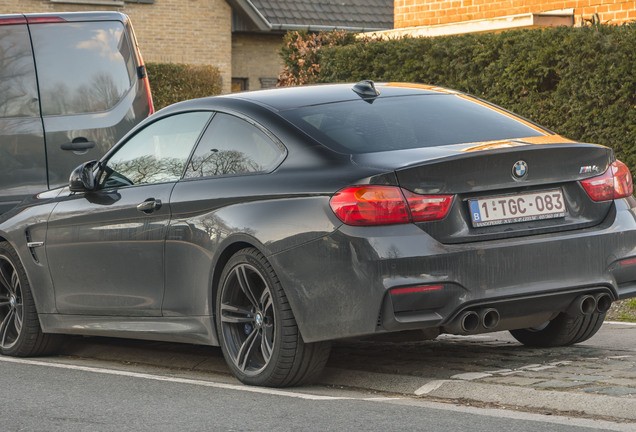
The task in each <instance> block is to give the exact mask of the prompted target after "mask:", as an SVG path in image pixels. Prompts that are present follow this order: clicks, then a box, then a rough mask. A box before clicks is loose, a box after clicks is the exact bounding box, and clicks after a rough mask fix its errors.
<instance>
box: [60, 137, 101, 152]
mask: <svg viewBox="0 0 636 432" xmlns="http://www.w3.org/2000/svg"><path fill="white" fill-rule="evenodd" d="M60 147H61V148H62V150H73V151H82V150H88V149H92V148H93V147H95V141H89V140H87V139H86V138H83V137H78V138H75V139H74V140H73V141H71V142H67V143H64V144H62V145H61V146H60Z"/></svg>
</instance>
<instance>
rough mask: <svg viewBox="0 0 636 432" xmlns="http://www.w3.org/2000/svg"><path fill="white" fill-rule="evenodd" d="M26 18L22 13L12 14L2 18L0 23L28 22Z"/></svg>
mask: <svg viewBox="0 0 636 432" xmlns="http://www.w3.org/2000/svg"><path fill="white" fill-rule="evenodd" d="M26 23H27V21H26V18H25V17H23V16H22V15H20V16H12V17H9V18H0V25H16V24H26Z"/></svg>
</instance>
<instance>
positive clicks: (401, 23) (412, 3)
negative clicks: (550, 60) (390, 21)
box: [394, 0, 636, 29]
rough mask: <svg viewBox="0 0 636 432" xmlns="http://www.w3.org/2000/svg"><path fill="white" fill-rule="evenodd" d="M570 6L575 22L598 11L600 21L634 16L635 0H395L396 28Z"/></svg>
mask: <svg viewBox="0 0 636 432" xmlns="http://www.w3.org/2000/svg"><path fill="white" fill-rule="evenodd" d="M571 8H573V9H574V16H575V24H580V23H581V21H582V19H591V18H592V16H593V15H594V14H598V17H599V18H600V22H601V23H610V24H621V23H624V22H627V21H632V20H636V1H621V0H570V1H564V0H560V1H559V0H395V2H394V27H395V28H396V29H400V28H407V27H417V26H430V25H437V24H449V23H457V22H464V21H473V20H482V19H492V18H497V17H503V16H509V15H518V14H527V13H541V12H547V11H552V10H561V9H571Z"/></svg>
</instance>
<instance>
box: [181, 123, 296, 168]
mask: <svg viewBox="0 0 636 432" xmlns="http://www.w3.org/2000/svg"><path fill="white" fill-rule="evenodd" d="M282 157H283V152H282V151H281V149H280V148H279V146H277V145H276V144H275V143H274V142H273V141H272V139H271V138H270V137H269V136H267V134H265V133H264V132H263V131H262V130H261V129H259V128H258V127H256V126H254V125H253V124H251V123H248V122H247V121H245V120H242V119H240V118H238V117H235V116H232V115H229V114H222V113H217V114H216V115H215V116H214V119H213V120H212V122H211V123H210V126H209V127H208V129H207V130H206V131H205V134H204V135H203V137H202V138H201V141H200V143H199V145H198V146H197V148H196V150H195V151H194V154H193V155H192V159H191V160H190V162H189V163H188V166H187V169H186V173H185V178H196V177H210V176H222V175H237V174H248V173H258V172H266V171H268V170H270V169H271V168H273V167H274V166H275V164H276V163H277V162H278V161H280V160H281V159H282Z"/></svg>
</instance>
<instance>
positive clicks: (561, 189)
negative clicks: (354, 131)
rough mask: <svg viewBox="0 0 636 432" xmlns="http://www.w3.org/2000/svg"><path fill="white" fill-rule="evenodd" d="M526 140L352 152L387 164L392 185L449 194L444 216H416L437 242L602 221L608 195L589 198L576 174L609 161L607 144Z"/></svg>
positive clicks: (362, 160) (594, 171) (367, 161)
mask: <svg viewBox="0 0 636 432" xmlns="http://www.w3.org/2000/svg"><path fill="white" fill-rule="evenodd" d="M545 139H546V140H547V139H551V140H554V139H555V137H554V136H548V137H545ZM527 141H530V140H526V141H523V140H513V141H502V142H497V143H481V144H477V145H475V144H466V145H463V144H462V145H453V146H446V147H435V148H423V149H411V150H402V151H395V152H384V153H367V154H361V155H355V156H352V157H353V160H354V162H356V163H357V164H360V165H367V166H377V167H380V166H382V167H384V168H386V169H392V170H393V171H394V172H395V174H396V178H397V182H398V184H399V185H400V186H401V187H403V188H405V189H408V190H410V191H412V192H415V193H417V194H423V195H427V194H432V195H435V194H452V195H455V199H454V202H453V204H452V207H451V210H450V212H449V214H448V215H447V216H446V217H445V218H444V219H442V220H439V221H432V222H422V223H418V226H419V227H420V228H422V229H424V230H425V231H427V232H428V233H429V234H430V235H431V236H433V237H434V238H436V239H437V240H438V241H440V242H442V243H462V242H470V241H481V240H491V239H496V238H506V237H517V236H522V235H531V234H542V233H549V232H558V231H565V230H573V229H582V228H586V227H591V226H594V225H598V224H600V223H601V222H603V220H605V219H606V218H607V217H608V214H609V213H610V211H611V209H612V208H613V205H612V202H613V201H604V202H594V201H593V200H592V199H591V198H590V197H589V196H588V195H587V193H586V192H585V190H584V189H583V187H582V186H581V184H580V183H579V180H583V179H586V178H590V177H594V176H598V175H601V174H603V173H604V172H605V171H606V170H607V168H608V167H609V165H610V164H611V163H612V162H613V160H614V155H613V152H612V150H611V149H609V148H607V147H603V146H599V145H593V144H582V143H574V142H567V141H568V140H565V139H563V141H564V142H557V143H550V144H536V143H530V142H527ZM515 168H516V169H517V173H516V174H515V173H514V172H513V170H514V169H515ZM561 205H562V206H563V207H561ZM546 207H550V209H549V210H548V209H546ZM557 207H558V209H557ZM539 210H540V211H539ZM475 212H477V215H476V216H475V215H474V214H475ZM513 213H514V214H513ZM522 213H523V214H522Z"/></svg>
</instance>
